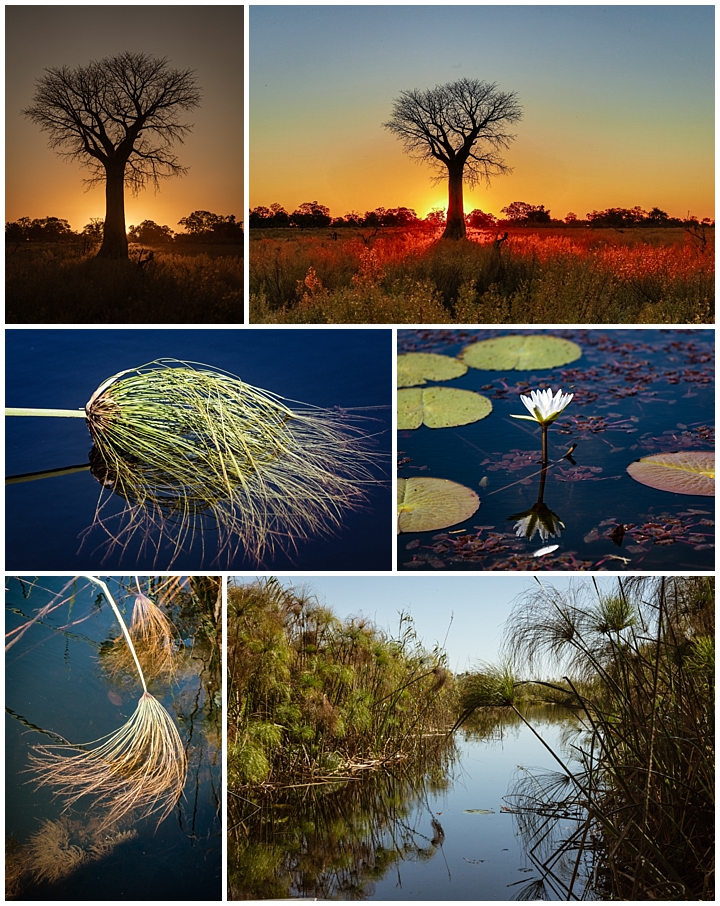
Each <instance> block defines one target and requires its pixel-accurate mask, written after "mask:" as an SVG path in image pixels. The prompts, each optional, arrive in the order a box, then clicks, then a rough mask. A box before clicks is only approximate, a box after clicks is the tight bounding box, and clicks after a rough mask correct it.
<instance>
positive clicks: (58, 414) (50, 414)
mask: <svg viewBox="0 0 720 906" xmlns="http://www.w3.org/2000/svg"><path fill="white" fill-rule="evenodd" d="M5 415H38V416H42V417H43V418H87V416H86V414H85V410H84V409H5Z"/></svg>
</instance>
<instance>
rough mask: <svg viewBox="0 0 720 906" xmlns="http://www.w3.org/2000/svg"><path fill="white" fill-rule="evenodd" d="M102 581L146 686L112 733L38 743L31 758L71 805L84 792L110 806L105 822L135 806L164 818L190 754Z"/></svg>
mask: <svg viewBox="0 0 720 906" xmlns="http://www.w3.org/2000/svg"><path fill="white" fill-rule="evenodd" d="M85 578H87V579H89V580H90V581H91V582H94V583H95V584H96V585H98V586H99V587H100V588H101V589H102V591H103V593H104V595H105V597H106V598H107V600H108V603H109V604H110V606H111V607H112V609H113V612H114V613H115V616H116V617H117V620H118V622H119V623H120V628H121V629H122V631H123V635H124V636H125V639H126V641H127V644H128V646H129V648H130V651H131V653H132V656H133V659H134V661H135V665H136V667H137V671H138V675H139V677H140V681H141V683H142V686H143V694H142V696H141V697H140V701H139V702H138V705H137V708H136V709H135V713H134V714H133V715H132V717H131V718H130V720H128V722H127V723H126V724H124V725H123V726H122V727H120V728H119V729H118V730H116V731H115V732H114V733H111V734H109V735H107V736H103V737H100V739H96V740H94V741H93V742H89V743H82V744H79V745H74V744H72V743H66V744H64V745H56V744H53V745H39V746H35V747H34V749H35V754H34V755H32V756H31V757H30V761H31V763H32V766H33V771H34V773H35V774H36V782H37V784H38V785H39V786H49V787H52V788H54V789H55V790H56V791H57V795H59V796H62V797H63V798H64V800H65V802H66V805H67V806H70V805H72V804H73V803H75V802H77V801H78V800H79V799H80V798H82V797H83V796H86V795H90V796H94V797H95V799H96V801H97V802H98V803H100V804H103V805H107V806H108V812H107V816H106V818H105V821H104V825H105V826H107V825H109V824H113V823H115V822H116V821H118V820H119V819H120V818H122V816H123V815H125V814H126V813H127V812H129V811H130V810H131V809H137V810H138V811H139V812H140V814H142V815H143V816H148V815H151V814H154V813H157V812H159V813H160V819H159V820H160V821H162V820H163V819H164V818H165V817H167V815H168V814H169V813H170V812H171V811H172V809H173V807H174V806H175V803H176V802H177V801H178V799H179V798H180V796H181V795H182V791H183V787H184V785H185V775H186V771H187V759H186V755H185V750H184V748H183V744H182V741H181V739H180V734H179V733H178V730H177V727H176V726H175V724H174V722H173V720H172V718H171V717H170V715H169V714H168V712H167V711H166V710H165V708H164V707H163V706H162V705H161V704H160V702H159V701H157V699H156V698H154V696H152V695H151V694H150V693H149V692H148V690H147V685H146V684H145V678H144V676H143V671H142V668H141V666H140V661H139V660H138V656H137V653H136V651H135V648H134V646H133V642H132V638H131V636H130V633H129V632H128V629H127V626H126V625H125V623H124V621H123V619H122V616H121V614H120V610H119V609H118V606H117V604H116V603H115V600H114V599H113V596H112V594H111V592H110V589H109V588H108V587H107V585H106V583H105V582H103V581H102V580H101V579H97V578H95V577H93V576H86V577H85Z"/></svg>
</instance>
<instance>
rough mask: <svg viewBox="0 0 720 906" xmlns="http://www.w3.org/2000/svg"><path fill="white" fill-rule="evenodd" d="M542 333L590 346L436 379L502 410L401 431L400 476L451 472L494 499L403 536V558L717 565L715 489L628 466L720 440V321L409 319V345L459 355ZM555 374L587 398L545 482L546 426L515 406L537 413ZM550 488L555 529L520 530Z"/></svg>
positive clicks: (422, 564)
mask: <svg viewBox="0 0 720 906" xmlns="http://www.w3.org/2000/svg"><path fill="white" fill-rule="evenodd" d="M528 333H546V334H547V333H549V334H552V335H555V336H560V337H564V338H566V339H569V340H572V341H574V342H575V343H577V344H578V345H579V346H580V347H581V349H582V356H581V358H579V359H578V360H577V361H575V362H571V363H570V364H568V365H565V366H562V367H558V368H552V369H541V370H534V371H533V370H529V371H509V370H508V371H481V370H478V369H474V368H469V369H468V371H467V373H466V374H464V375H463V376H462V377H459V378H456V379H454V380H451V381H446V382H442V383H438V382H428V386H433V384H435V385H436V386H446V387H455V388H459V389H463V390H472V391H475V392H478V393H480V394H482V395H484V396H486V397H488V398H489V399H490V400H491V402H492V405H493V411H492V412H491V414H490V415H489V416H488V417H487V418H484V419H483V420H481V421H479V422H475V423H474V424H470V425H463V426H460V427H457V428H441V429H431V428H427V427H425V426H424V425H423V426H421V427H420V428H418V429H417V430H413V431H400V432H399V436H398V463H399V471H398V477H401V478H413V477H423V476H426V477H433V478H444V479H450V480H451V481H454V482H457V483H459V484H461V485H464V486H466V487H468V488H471V489H472V490H474V491H475V492H476V493H477V494H478V495H479V497H480V508H479V510H478V511H477V512H476V513H475V514H474V515H473V516H472V517H470V518H469V519H467V520H465V521H464V522H461V523H458V524H456V525H453V526H452V527H450V529H445V530H438V531H429V532H408V533H406V534H402V535H400V536H399V537H398V568H399V569H401V570H411V569H453V570H480V569H483V570H486V569H487V570H493V569H517V570H528V569H530V570H534V569H569V570H594V569H603V570H625V569H627V570H642V571H656V570H658V571H659V570H665V569H679V570H689V571H691V570H698V571H702V570H708V569H712V568H713V565H714V562H715V555H714V541H715V529H714V510H715V508H714V499H713V498H712V497H704V496H699V495H693V494H689V495H686V494H677V493H671V492H668V491H661V490H656V489H654V488H650V487H647V486H645V485H642V484H640V483H639V482H637V481H634V480H633V479H632V478H631V477H630V476H629V475H628V474H627V471H626V470H627V467H628V465H630V463H632V462H634V461H635V460H637V459H640V458H641V457H644V456H649V455H651V454H654V453H669V452H680V451H712V450H713V449H714V436H715V435H714V411H715V394H714V332H713V331H711V330H674V329H667V330H607V331H606V330H556V331H529V330H496V331H492V330H477V331H471V330H449V331H444V330H422V331H420V330H414V331H411V330H399V331H398V351H399V352H400V353H403V352H413V351H415V352H435V353H441V354H444V355H449V356H456V355H457V354H458V353H459V352H460V351H461V350H462V349H463V347H464V346H466V345H468V344H469V343H472V342H475V341H476V340H484V339H487V338H489V337H494V336H502V335H505V334H528ZM545 387H549V388H551V389H552V391H553V393H555V392H556V391H557V390H558V389H561V388H562V389H563V391H564V392H566V393H568V392H571V393H573V394H574V398H573V400H572V402H571V403H570V405H569V406H568V408H567V409H566V410H565V411H564V412H563V413H562V415H561V416H560V417H559V419H558V420H557V421H556V422H555V423H554V424H553V425H551V426H550V428H549V430H548V456H549V460H550V467H549V469H548V471H547V478H546V483H545V486H544V487H541V465H540V453H541V431H540V427H539V426H538V425H534V424H533V423H531V422H528V421H518V420H516V419H513V418H511V417H510V416H511V415H523V414H524V415H527V411H526V409H525V407H524V406H523V404H522V402H521V401H520V399H519V396H520V394H522V393H525V394H529V392H530V390H535V389H541V388H545ZM571 448H572V449H571ZM566 453H567V454H568V457H567V458H566V456H565V454H566ZM540 498H542V502H543V504H544V505H545V507H546V513H548V512H549V513H550V514H552V516H548V517H547V519H548V523H549V524H550V526H551V528H554V529H555V530H554V531H552V530H551V531H550V532H548V533H547V534H546V535H545V536H543V534H542V533H541V532H540V530H539V528H538V529H536V530H534V532H533V534H532V535H531V537H526V535H525V534H523V532H522V531H521V532H520V535H519V536H518V535H517V534H516V532H517V531H518V527H519V525H520V523H521V522H522V521H523V519H524V518H525V519H526V521H527V518H528V517H529V516H530V515H531V513H532V509H533V507H534V506H536V505H537V504H538V500H539V499H540ZM561 524H562V525H561ZM551 545H557V548H556V549H555V550H553V551H550V552H548V553H546V554H544V555H540V556H539V557H536V556H535V554H537V553H538V552H539V551H541V550H543V549H544V548H545V547H549V546H551Z"/></svg>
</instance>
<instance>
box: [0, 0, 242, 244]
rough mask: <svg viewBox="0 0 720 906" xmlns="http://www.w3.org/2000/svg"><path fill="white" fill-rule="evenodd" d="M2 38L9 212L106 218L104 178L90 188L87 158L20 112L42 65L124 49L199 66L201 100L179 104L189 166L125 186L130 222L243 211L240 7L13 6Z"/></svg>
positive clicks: (182, 155)
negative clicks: (70, 156) (155, 184)
mask: <svg viewBox="0 0 720 906" xmlns="http://www.w3.org/2000/svg"><path fill="white" fill-rule="evenodd" d="M5 44H6V62H5V66H6V70H5V72H6V95H5V125H6V128H5V134H6V146H5V153H6V170H5V205H6V207H5V219H6V221H8V220H10V221H12V220H17V219H18V218H19V217H31V218H36V217H47V216H52V217H60V218H64V219H65V220H68V221H69V222H70V226H71V227H72V228H73V229H76V230H78V229H82V227H83V226H84V225H85V224H86V223H88V222H89V221H90V218H91V217H103V218H104V216H105V189H104V186H99V187H96V188H94V189H91V190H90V191H89V192H85V189H84V186H83V184H82V180H83V179H84V178H85V177H86V176H87V173H86V171H85V170H84V168H83V167H82V166H81V164H80V163H77V162H74V161H73V162H70V163H68V162H66V161H64V160H62V159H60V158H59V157H58V156H57V155H56V154H55V153H54V152H53V151H52V150H50V148H48V146H47V133H45V132H41V131H40V129H39V128H38V127H37V126H36V125H34V124H33V123H32V122H30V121H29V120H27V119H26V118H25V117H23V116H22V115H21V113H20V111H21V110H23V109H24V108H26V107H29V106H30V105H31V103H32V99H33V95H34V92H35V83H36V81H37V79H39V78H41V77H42V76H43V75H44V70H45V69H49V68H52V67H56V66H62V65H67V66H69V67H74V66H78V65H85V64H87V63H89V62H90V61H91V60H99V59H102V58H103V57H107V56H112V55H115V54H118V53H122V52H123V51H131V52H141V53H147V54H150V55H151V56H154V57H168V59H169V62H170V65H171V66H172V67H173V68H175V69H193V70H195V73H196V78H197V83H198V85H199V87H200V89H201V92H202V96H203V99H202V102H201V105H200V107H198V108H196V109H195V110H191V111H188V112H186V113H183V112H182V111H181V116H182V118H183V119H182V121H183V122H190V123H194V125H195V128H194V129H193V132H192V133H191V134H190V135H189V136H188V137H187V138H186V140H185V143H184V144H182V145H180V144H177V145H176V146H175V150H176V153H177V156H178V159H179V161H180V163H181V165H183V166H186V167H189V168H190V172H189V173H188V174H187V175H186V176H184V177H181V178H173V179H169V180H162V181H161V183H160V191H159V192H158V193H157V194H155V192H154V189H153V188H152V187H149V188H146V189H145V190H144V191H143V192H141V193H140V195H139V196H138V197H137V198H134V197H133V196H132V195H131V194H130V193H129V192H128V191H126V193H125V222H126V225H127V226H128V227H129V226H130V224H138V223H141V222H142V221H143V220H154V221H155V222H156V223H160V224H166V225H167V226H169V227H170V228H171V229H173V230H178V231H181V230H182V227H178V225H177V223H178V221H179V220H180V218H181V217H185V216H187V215H188V214H190V213H192V211H195V210H206V211H212V212H213V213H215V214H224V215H227V214H235V216H236V217H237V219H238V220H244V212H243V8H242V6H202V7H200V6H166V7H158V6H154V7H153V6H125V7H120V6H106V7H101V6H6V7H5Z"/></svg>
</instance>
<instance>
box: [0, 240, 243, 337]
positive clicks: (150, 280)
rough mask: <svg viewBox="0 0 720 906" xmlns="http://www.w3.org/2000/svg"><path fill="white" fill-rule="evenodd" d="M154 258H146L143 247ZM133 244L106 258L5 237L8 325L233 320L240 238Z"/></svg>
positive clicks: (239, 283)
mask: <svg viewBox="0 0 720 906" xmlns="http://www.w3.org/2000/svg"><path fill="white" fill-rule="evenodd" d="M150 251H152V252H153V257H152V259H151V260H149V261H147V260H146V259H147V256H148V253H149V252H150ZM139 254H140V246H131V248H130V259H129V260H128V261H107V260H100V259H97V258H95V257H94V250H93V251H90V252H88V251H86V250H85V251H84V250H83V248H82V246H81V245H79V244H65V243H18V244H12V243H7V244H6V252H5V264H6V293H5V320H6V322H7V323H10V324H65V323H67V324H176V323H179V324H239V323H242V321H243V257H242V246H241V245H208V244H200V243H183V244H179V243H178V244H168V245H167V246H154V247H151V248H148V247H146V248H145V251H144V254H143V259H144V260H143V261H142V262H139V260H138V259H139Z"/></svg>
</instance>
